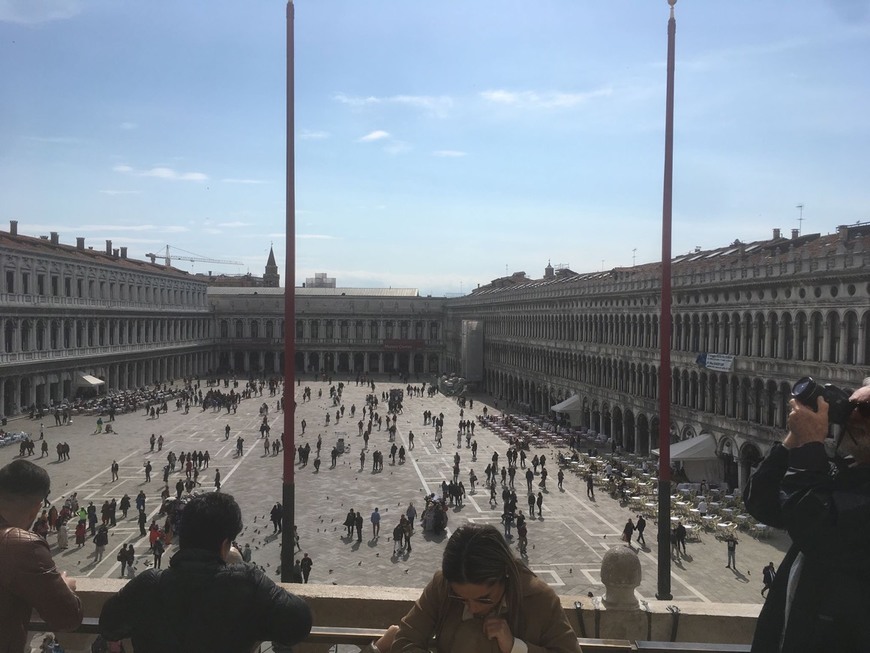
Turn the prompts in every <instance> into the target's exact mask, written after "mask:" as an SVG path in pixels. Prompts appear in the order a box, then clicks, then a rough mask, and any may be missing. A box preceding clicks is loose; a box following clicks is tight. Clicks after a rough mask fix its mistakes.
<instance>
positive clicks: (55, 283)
mask: <svg viewBox="0 0 870 653" xmlns="http://www.w3.org/2000/svg"><path fill="white" fill-rule="evenodd" d="M59 294H60V278H59V277H56V276H53V275H52V277H51V296H52V297H57V296H58V295H59Z"/></svg>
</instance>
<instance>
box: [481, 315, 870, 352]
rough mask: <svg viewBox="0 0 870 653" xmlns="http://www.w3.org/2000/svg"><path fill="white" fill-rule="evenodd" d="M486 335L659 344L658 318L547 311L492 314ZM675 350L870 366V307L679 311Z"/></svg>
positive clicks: (646, 345) (673, 341)
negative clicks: (826, 309)
mask: <svg viewBox="0 0 870 653" xmlns="http://www.w3.org/2000/svg"><path fill="white" fill-rule="evenodd" d="M485 324H486V336H487V337H488V338H491V339H494V340H503V339H505V338H522V339H526V340H528V339H538V340H546V341H555V342H556V343H557V344H558V343H560V342H567V343H586V344H598V345H616V346H621V347H632V348H657V347H658V346H659V321H658V316H657V315H652V314H642V315H630V314H602V313H597V314H584V313H577V314H556V315H552V314H547V313H546V312H543V313H542V314H536V315H516V316H507V317H504V316H499V315H493V316H491V317H487V318H486V320H485ZM671 347H672V348H673V350H675V351H686V352H694V353H697V352H714V353H721V354H733V355H735V356H755V357H766V358H778V359H784V360H809V361H822V362H832V363H845V364H858V365H862V364H870V310H868V309H864V310H853V309H846V308H843V309H838V310H828V311H822V310H817V311H801V310H798V311H773V310H771V311H743V312H740V311H731V312H727V311H705V312H702V313H692V314H688V313H681V314H677V315H675V316H674V320H673V325H672V336H671Z"/></svg>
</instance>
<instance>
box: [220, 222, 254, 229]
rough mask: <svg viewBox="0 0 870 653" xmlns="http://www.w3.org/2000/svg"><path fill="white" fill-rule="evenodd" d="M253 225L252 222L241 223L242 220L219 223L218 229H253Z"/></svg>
mask: <svg viewBox="0 0 870 653" xmlns="http://www.w3.org/2000/svg"><path fill="white" fill-rule="evenodd" d="M251 226H253V224H252V223H251V222H241V221H240V220H236V221H235V222H220V223H218V227H225V228H227V229H232V228H235V227H251Z"/></svg>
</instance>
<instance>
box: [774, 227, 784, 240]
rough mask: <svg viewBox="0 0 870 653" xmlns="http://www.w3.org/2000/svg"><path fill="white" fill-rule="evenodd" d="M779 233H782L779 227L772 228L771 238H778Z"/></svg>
mask: <svg viewBox="0 0 870 653" xmlns="http://www.w3.org/2000/svg"><path fill="white" fill-rule="evenodd" d="M781 235H782V232H781V231H780V230H779V229H774V230H773V239H774V240H779V238H780V236H781Z"/></svg>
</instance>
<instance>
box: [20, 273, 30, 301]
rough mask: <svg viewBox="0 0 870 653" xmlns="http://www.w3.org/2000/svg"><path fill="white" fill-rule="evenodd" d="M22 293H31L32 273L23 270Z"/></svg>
mask: <svg viewBox="0 0 870 653" xmlns="http://www.w3.org/2000/svg"><path fill="white" fill-rule="evenodd" d="M21 294H22V295H28V294H30V273H29V272H22V273H21Z"/></svg>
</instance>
